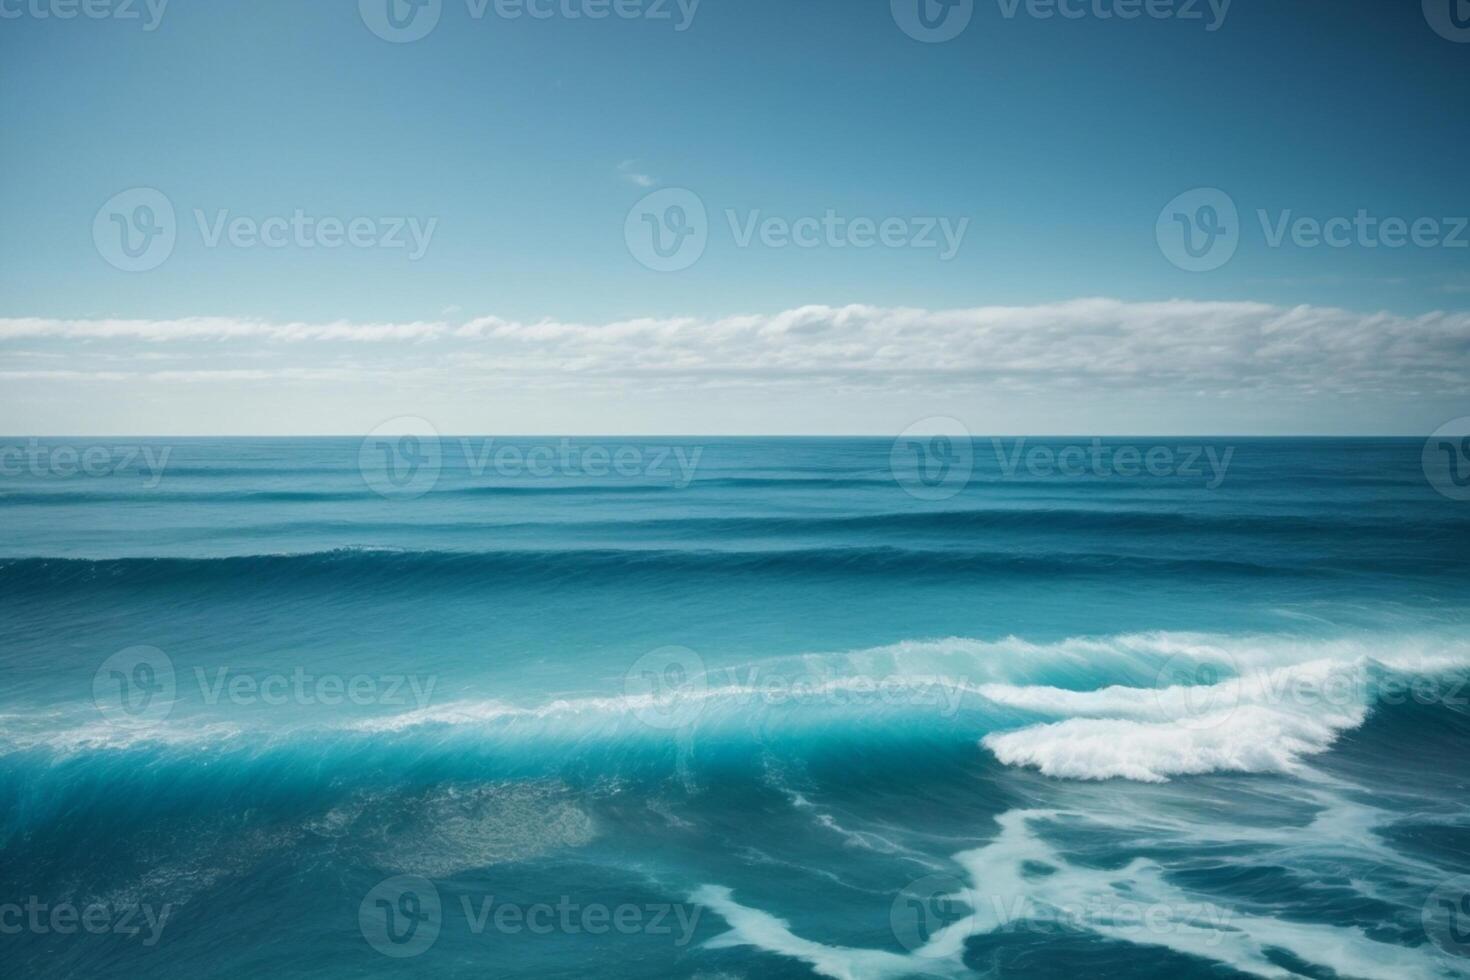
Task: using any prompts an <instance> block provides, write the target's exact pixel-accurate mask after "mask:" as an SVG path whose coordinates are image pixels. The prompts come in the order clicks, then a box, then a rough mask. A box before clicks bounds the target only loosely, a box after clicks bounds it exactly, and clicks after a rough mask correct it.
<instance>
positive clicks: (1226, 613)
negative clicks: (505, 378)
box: [0, 426, 1470, 980]
mask: <svg viewBox="0 0 1470 980" xmlns="http://www.w3.org/2000/svg"><path fill="white" fill-rule="evenodd" d="M1431 455H1432V452H1431V451H1426V447H1425V444H1424V440H1422V439H1248V438H1242V439H1226V438H1211V439H1190V438H1139V439H1121V438H1109V439H1103V440H1094V439H1091V438H1078V439H1057V438H1047V439H1018V438H1006V439H1000V440H992V439H989V438H975V439H973V440H969V439H966V438H964V437H962V436H959V435H949V436H946V435H942V434H941V435H936V436H932V437H930V436H923V437H918V438H900V439H899V440H897V441H895V440H893V439H889V438H883V439H835V438H834V439H827V438H790V439H767V438H696V437H690V438H683V439H680V438H659V439H641V438H622V437H619V438H596V437H582V438H568V439H561V438H555V437H548V438H530V437H526V438H511V439H504V438H494V439H491V438H488V437H487V438H478V437H476V438H467V439H459V438H447V437H446V438H439V437H436V436H435V435H434V434H432V433H431V432H424V431H414V430H413V429H412V427H411V426H410V427H409V430H408V431H405V432H402V433H398V434H394V435H391V436H376V437H370V438H369V439H367V440H363V439H361V438H350V439H349V438H340V439H338V438H323V439H154V440H148V439H132V440H114V441H98V440H81V439H75V440H56V439H50V440H47V439H42V440H30V439H13V438H12V439H0V530H3V533H0V623H3V624H4V630H3V633H0V672H3V677H4V684H3V685H0V951H3V959H4V961H5V962H6V964H7V965H6V968H5V970H4V972H5V974H6V975H7V976H14V977H27V978H31V977H34V978H50V977H81V976H85V977H90V978H108V977H129V978H132V977H139V976H147V977H150V978H152V980H170V978H175V977H177V978H189V980H201V978H240V977H256V976H270V977H274V978H277V980H285V978H291V977H343V978H346V977H353V978H357V977H378V976H382V977H414V978H417V977H423V978H456V977H466V978H468V977H475V978H481V977H540V978H546V977H585V976H589V975H595V976H598V977H602V978H605V980H621V978H643V977H680V978H686V977H687V978H696V977H697V978H707V980H715V978H784V977H792V978H795V977H813V976H824V977H839V978H887V977H901V976H944V977H964V976H983V977H1038V978H1048V977H1067V978H1072V977H1077V976H1089V977H1155V976H1156V977H1171V978H1177V977H1209V978H1214V980H1223V978H1229V977H1244V976H1272V977H1276V976H1282V977H1289V976H1300V977H1310V978H1331V977H1365V978H1384V980H1405V978H1415V977H1456V976H1470V707H1467V705H1470V632H1467V624H1470V615H1467V606H1466V598H1467V596H1470V588H1467V587H1470V503H1467V502H1466V501H1465V500H1464V499H1462V497H1463V495H1461V494H1459V493H1458V492H1457V488H1458V486H1459V485H1458V484H1457V483H1452V484H1451V485H1450V486H1449V488H1448V489H1447V488H1446V486H1445V485H1444V483H1443V481H1442V480H1438V479H1437V478H1436V477H1435V475H1434V473H1433V472H1432V467H1431V468H1430V469H1426V461H1427V460H1428V459H1429V457H1430V456H1431ZM1451 475H1452V476H1458V471H1457V470H1456V471H1454V472H1453V473H1452V474H1451Z"/></svg>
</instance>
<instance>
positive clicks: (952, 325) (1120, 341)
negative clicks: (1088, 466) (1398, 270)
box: [0, 299, 1470, 396]
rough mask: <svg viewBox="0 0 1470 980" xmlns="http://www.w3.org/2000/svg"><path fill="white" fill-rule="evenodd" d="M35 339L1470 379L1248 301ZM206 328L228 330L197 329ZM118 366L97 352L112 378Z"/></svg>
mask: <svg viewBox="0 0 1470 980" xmlns="http://www.w3.org/2000/svg"><path fill="white" fill-rule="evenodd" d="M21 340H28V341H40V342H42V343H43V344H44V343H45V342H46V341H71V340H85V341H96V342H114V343H112V344H104V348H103V349H96V348H97V344H87V345H83V346H82V347H81V348H79V349H75V350H73V351H71V354H72V355H73V363H69V364H68V368H69V369H71V370H69V371H64V372H38V371H8V372H5V373H4V374H3V375H0V376H4V377H7V378H9V379H12V380H18V379H19V378H20V377H21V376H22V375H24V376H27V377H30V378H33V379H36V380H42V379H43V376H47V375H49V376H54V377H57V378H58V380H59V379H60V378H61V376H64V375H65V376H77V377H80V376H82V375H84V374H86V372H87V369H88V365H86V359H87V358H88V357H102V356H104V354H106V356H108V357H109V358H110V360H109V361H108V363H107V364H106V365H105V376H106V377H108V378H111V377H113V376H114V375H115V374H117V369H118V366H119V364H118V360H119V358H118V357H117V353H118V351H117V348H116V346H115V344H116V343H122V344H126V343H128V342H134V343H136V342H139V341H143V342H147V343H148V344H149V345H150V347H156V346H157V345H163V349H164V350H166V351H168V352H170V353H177V354H183V355H189V356H190V357H191V358H193V359H195V360H198V361H207V360H209V359H213V358H218V357H220V356H222V355H223V354H225V353H228V354H230V355H233V356H250V354H252V353H257V352H259V351H260V350H263V349H267V348H268V349H271V350H274V351H277V352H280V353H281V356H282V357H283V358H284V360H285V361H286V362H288V363H283V364H282V365H281V366H280V367H272V368H268V369H262V370H259V371H254V370H252V371H248V372H241V371H230V372H219V371H214V373H215V374H216V375H217V376H218V377H219V378H220V379H222V380H240V381H248V380H270V379H274V378H294V379H295V380H301V381H318V382H329V381H334V380H352V379H353V378H355V377H367V376H370V375H377V374H385V375H387V376H390V377H391V376H394V375H398V376H402V377H410V376H412V377H414V378H416V379H419V380H422V379H424V378H434V377H438V378H441V379H443V380H444V381H445V382H446V383H452V384H458V385H464V386H475V385H477V384H489V383H494V382H496V381H499V380H511V381H514V382H515V383H516V384H518V385H521V386H523V387H560V386H563V385H566V384H568V383H575V384H578V385H584V386H587V385H595V386H601V387H617V386H626V385H638V386H642V387H644V388H649V387H662V388H667V389H670V390H678V389H685V388H689V387H699V388H711V387H719V388H751V387H756V388H770V387H780V386H783V385H793V384H799V385H810V384H812V383H814V382H816V383H820V384H824V385H828V386H832V387H833V389H834V390H836V389H884V390H899V389H905V390H929V391H941V390H943V391H953V390H975V389H985V390H992V389H1003V390H1011V391H1047V390H1066V391H1069V392H1071V393H1074V394H1075V393H1077V392H1078V391H1082V392H1087V391H1097V392H1111V393H1114V394H1127V393H1128V392H1137V391H1140V390H1143V389H1151V390H1158V389H1168V390H1174V391H1181V392H1186V393H1192V394H1207V395H1208V394H1217V395H1230V394H1237V393H1243V392H1285V393H1292V394H1298V395H1307V396H1315V395H1323V394H1334V395H1354V394H1362V393H1380V394H1382V393H1387V394H1394V395H1416V394H1420V393H1426V394H1431V393H1432V394H1438V395H1445V394H1455V393H1459V392H1463V391H1465V390H1467V388H1470V314H1467V313H1445V312H1435V313H1428V314H1424V315H1422V316H1414V317H1408V316H1400V315H1396V314H1392V313H1386V312H1379V313H1366V314H1365V313H1353V312H1350V311H1347V310H1341V309H1334V308H1329V307H1313V306H1295V307H1281V306H1272V305H1268V304H1264V303H1248V302H1195V301H1186V300H1168V301H1163V302H1153V303H1127V302H1122V301H1119V300H1112V299H1080V300H1074V301H1070V302H1064V303H1054V304H1045V305H1038V306H1010V307H1002V306H992V307H977V308H973V309H958V310H922V309H903V308H882V307H873V306H860V305H852V306H843V307H829V306H806V307H801V308H798V309H792V310H786V311H784V312H780V313H774V314H752V315H742V316H730V317H723V318H714V319H707V318H700V317H670V318H653V317H647V318H638V319H631V320H621V321H616V322H611V323H601V324H584V323H575V322H563V321H558V320H549V319H548V320H538V321H534V322H521V321H515V320H507V319H502V318H499V317H493V316H492V317H481V318H477V319H473V320H469V321H467V322H464V323H462V324H459V325H452V324H447V323H424V322H415V323H366V324H352V323H345V322H337V323H328V324H307V323H269V322H265V321H260V320H236V319H230V318H224V317H207V318H189V319H182V320H45V319H36V318H29V319H0V367H3V366H4V362H5V361H6V360H7V359H11V358H19V357H21V356H22V355H23V354H29V355H34V354H35V352H34V351H27V352H22V351H19V350H15V351H8V350H7V349H6V348H7V344H8V343H13V342H15V341H21ZM205 340H208V341H223V342H226V343H225V344H223V345H221V344H213V345H210V346H208V347H200V346H199V345H198V344H197V343H193V342H198V341H205ZM308 342H311V343H308ZM331 342H343V343H354V344H367V345H369V346H358V347H355V348H353V351H354V353H353V354H352V355H351V358H352V359H351V360H345V359H344V358H345V355H344V354H343V353H342V352H341V351H340V349H332V348H321V347H317V346H312V344H328V343H331ZM282 344H290V345H294V346H281V345H282ZM263 345H264V346H263ZM133 353H135V354H136V353H137V352H136V351H134V352H133ZM125 359H126V358H124V360H125ZM11 366H12V367H18V366H19V365H18V364H16V363H14V362H13V361H12V364H11ZM217 367H218V365H213V364H208V363H199V364H193V363H189V364H184V365H180V368H181V369H180V370H178V371H172V372H157V371H154V372H139V374H138V375H136V377H138V378H139V379H140V380H149V379H151V380H155V381H174V380H207V373H208V372H211V371H213V369H214V368H217ZM102 368H103V365H100V364H98V365H93V366H91V369H92V370H94V371H98V372H99V373H100V372H101V370H102Z"/></svg>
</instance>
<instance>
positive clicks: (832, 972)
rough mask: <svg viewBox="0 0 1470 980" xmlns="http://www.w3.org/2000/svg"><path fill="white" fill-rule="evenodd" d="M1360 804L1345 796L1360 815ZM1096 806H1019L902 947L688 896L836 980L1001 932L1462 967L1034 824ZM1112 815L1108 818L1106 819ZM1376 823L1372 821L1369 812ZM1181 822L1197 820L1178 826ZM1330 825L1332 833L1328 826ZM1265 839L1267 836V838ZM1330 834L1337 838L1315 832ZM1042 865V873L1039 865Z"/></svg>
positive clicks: (1257, 967) (1247, 962)
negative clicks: (1179, 879)
mask: <svg viewBox="0 0 1470 980" xmlns="http://www.w3.org/2000/svg"><path fill="white" fill-rule="evenodd" d="M1363 809H1364V808H1361V807H1349V810H1351V811H1352V812H1353V814H1354V819H1355V820H1357V819H1360V818H1362V813H1360V812H1359V811H1362V810H1363ZM1094 819H1095V818H1094V816H1093V815H1090V814H1089V815H1083V814H1080V813H1072V812H1062V811H1056V810H1013V811H1010V812H1008V813H1005V814H1002V815H1001V816H1000V817H998V818H997V823H998V825H999V832H998V834H997V835H996V837H995V838H994V839H993V840H992V841H991V842H990V843H987V844H985V845H984V846H981V847H977V848H974V849H972V850H969V851H964V852H962V853H960V854H957V855H955V857H954V860H955V862H956V864H957V866H958V868H959V869H960V870H961V871H962V872H963V874H964V876H965V879H966V880H965V882H963V883H962V882H960V881H959V880H958V879H954V885H955V888H954V889H953V890H952V891H949V892H947V893H946V896H945V897H946V898H947V899H948V900H949V901H950V903H952V904H954V903H957V904H958V906H960V907H962V908H964V909H965V910H966V911H965V913H964V914H962V915H960V916H959V917H958V918H957V919H955V921H952V922H950V923H949V924H948V925H946V926H944V927H943V928H940V929H938V930H937V931H935V932H934V933H933V934H932V935H931V936H928V937H927V941H925V942H923V944H922V945H917V946H916V947H915V948H913V949H912V950H911V952H909V953H907V954H899V953H893V952H890V951H887V950H881V949H865V948H860V947H847V946H837V945H831V944H826V943H820V942H816V941H813V940H810V939H807V938H804V937H802V936H798V935H796V934H795V933H794V932H792V930H791V928H790V925H789V924H788V923H787V922H785V921H783V920H782V919H780V918H779V917H777V916H775V915H772V914H771V913H769V912H765V911H762V910H760V909H755V908H751V907H749V906H746V905H743V904H741V903H740V902H738V901H736V900H735V898H734V896H733V894H732V892H731V891H730V889H728V888H723V887H719V886H716V885H704V886H702V887H700V888H699V889H697V890H696V891H695V892H694V894H693V896H692V898H693V900H694V901H696V902H699V903H700V904H703V905H705V906H706V907H708V908H710V909H711V910H713V911H715V912H717V913H718V914H720V915H721V916H722V917H724V919H725V920H726V922H727V923H728V924H729V925H730V931H729V932H727V933H724V934H722V935H721V936H719V937H717V938H716V939H715V940H713V941H712V942H711V943H710V945H712V946H732V945H745V946H752V947H755V948H758V949H762V950H765V951H767V952H770V953H775V954H777V955H781V956H786V957H790V958H792V959H796V960H800V961H802V962H805V963H808V964H810V965H811V967H812V968H813V969H814V970H815V971H816V972H817V973H819V974H821V975H823V976H828V977H836V978H841V980H888V978H896V977H905V976H958V975H965V974H967V973H968V971H967V970H966V968H965V965H964V960H963V958H964V953H965V949H966V946H967V943H968V942H969V941H970V940H971V939H972V938H973V937H976V936H982V935H986V934H989V933H995V932H1015V931H1019V932H1025V931H1027V930H1030V929H1037V928H1040V929H1044V930H1047V931H1051V930H1056V929H1063V930H1066V931H1074V932H1077V931H1080V932H1091V933H1093V934H1095V935H1099V936H1104V937H1107V938H1109V939H1112V940H1117V941H1121V942H1127V943H1133V944H1135V945H1142V946H1154V947H1162V948H1167V949H1171V950H1174V951H1176V952H1179V953H1183V954H1186V955H1189V956H1194V957H1199V958H1202V959H1206V960H1211V961H1214V962H1217V963H1221V964H1225V965H1228V966H1230V967H1232V968H1234V969H1236V970H1239V971H1241V972H1243V973H1248V974H1252V975H1256V976H1262V977H1294V976H1299V974H1297V973H1295V972H1292V971H1290V970H1288V969H1285V968H1284V967H1282V966H1280V965H1279V964H1278V962H1277V961H1276V960H1274V959H1273V958H1272V956H1271V955H1270V954H1271V953H1272V951H1284V952H1286V953H1288V954H1290V955H1291V956H1293V957H1295V958H1296V959H1298V960H1300V961H1301V962H1303V963H1308V964H1312V965H1314V966H1316V967H1319V968H1325V969H1329V970H1334V971H1336V972H1337V973H1339V974H1341V975H1343V976H1354V977H1363V978H1368V980H1431V978H1438V977H1448V976H1454V975H1456V974H1455V972H1454V969H1453V968H1452V967H1450V966H1449V965H1448V964H1447V963H1446V962H1445V961H1444V960H1443V959H1442V958H1440V957H1439V956H1438V954H1437V952H1436V951H1435V950H1434V948H1433V947H1432V946H1431V947H1422V946H1421V947H1418V948H1410V947H1406V946H1398V945H1394V944H1392V943H1386V942H1379V941H1376V940H1374V939H1372V938H1370V937H1369V936H1368V935H1367V934H1366V933H1365V932H1364V931H1363V930H1362V929H1359V928H1356V927H1344V926H1335V925H1327V924H1320V923H1319V924H1313V923H1303V922H1294V921H1288V920H1286V919H1281V918H1276V917H1273V916H1271V915H1269V914H1266V913H1265V912H1264V911H1263V910H1260V909H1242V908H1236V907H1232V906H1228V905H1223V904H1220V903H1219V902H1217V901H1216V900H1213V899H1211V898H1210V897H1208V896H1205V895H1200V894H1195V893H1191V892H1189V891H1186V890H1184V889H1182V888H1180V887H1178V886H1176V885H1174V884H1171V883H1170V882H1169V880H1168V879H1167V876H1166V873H1165V869H1164V868H1163V867H1162V866H1161V865H1159V864H1158V863H1156V862H1155V861H1153V860H1151V859H1147V858H1135V859H1133V860H1132V861H1130V862H1129V863H1127V864H1126V865H1125V866H1123V867H1121V868H1113V869H1107V868H1093V867H1081V866H1078V865H1075V864H1072V863H1071V862H1069V861H1068V860H1067V859H1066V857H1065V856H1064V855H1063V854H1061V853H1060V852H1059V851H1058V850H1057V849H1056V848H1054V847H1052V846H1051V845H1050V844H1048V843H1047V842H1046V840H1045V839H1044V838H1043V837H1042V836H1041V834H1040V833H1038V831H1037V829H1036V826H1037V825H1043V826H1044V825H1047V824H1049V823H1052V822H1056V821H1062V820H1066V821H1073V822H1077V821H1082V822H1086V821H1091V820H1094ZM1101 822H1102V823H1106V821H1105V820H1104V821H1101ZM1370 822H1371V821H1370ZM1178 829H1179V830H1180V832H1181V833H1184V832H1187V831H1188V830H1194V831H1196V832H1198V831H1199V829H1200V828H1185V827H1182V826H1181V827H1180V828H1178ZM1323 832H1329V830H1327V829H1324V831H1323ZM1315 833H1316V828H1315V826H1314V827H1312V828H1307V829H1306V830H1305V831H1303V830H1302V829H1300V828H1298V829H1297V830H1295V831H1292V832H1289V833H1288V834H1287V835H1286V836H1290V837H1292V838H1293V842H1292V843H1291V844H1289V845H1288V844H1284V843H1283V838H1281V837H1279V836H1278V838H1277V839H1276V840H1274V841H1273V843H1278V844H1283V846H1284V847H1290V848H1296V847H1299V846H1301V843H1300V841H1299V840H1297V839H1296V838H1300V837H1301V836H1303V835H1306V836H1314V835H1315ZM1262 842H1263V843H1264V842H1265V841H1264V840H1263V841H1262ZM1318 843H1319V844H1323V845H1326V844H1328V843H1330V838H1323V839H1322V840H1321V841H1319V842H1318ZM1037 869H1046V873H1040V874H1039V873H1037Z"/></svg>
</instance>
